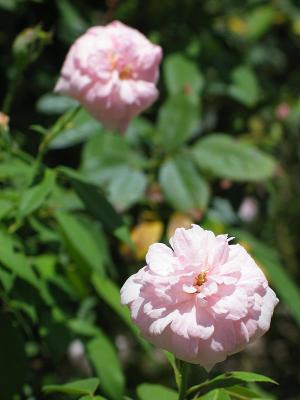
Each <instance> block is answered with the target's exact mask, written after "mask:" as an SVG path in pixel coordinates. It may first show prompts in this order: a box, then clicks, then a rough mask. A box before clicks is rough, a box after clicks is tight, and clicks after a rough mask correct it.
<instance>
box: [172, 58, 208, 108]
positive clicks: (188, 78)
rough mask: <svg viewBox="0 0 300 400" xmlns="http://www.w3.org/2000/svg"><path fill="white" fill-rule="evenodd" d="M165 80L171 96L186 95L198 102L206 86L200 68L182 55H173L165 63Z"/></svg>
mask: <svg viewBox="0 0 300 400" xmlns="http://www.w3.org/2000/svg"><path fill="white" fill-rule="evenodd" d="M164 79H165V82H166V86H167V89H168V92H169V94H170V95H177V94H179V95H183V96H184V95H185V96H187V97H189V98H190V99H192V100H194V101H195V102H197V101H198V100H199V94H200V92H201V90H202V88H203V86H204V80H203V77H202V75H201V73H200V71H199V70H198V67H197V65H196V64H195V63H193V62H192V61H189V60H188V59H187V58H186V57H184V56H183V55H181V54H171V55H169V56H167V57H166V59H165V62H164Z"/></svg>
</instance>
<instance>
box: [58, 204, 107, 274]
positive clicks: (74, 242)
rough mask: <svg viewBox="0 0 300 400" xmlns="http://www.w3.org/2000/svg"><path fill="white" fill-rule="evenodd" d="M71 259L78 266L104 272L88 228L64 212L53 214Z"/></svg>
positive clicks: (96, 247) (98, 250)
mask: <svg viewBox="0 0 300 400" xmlns="http://www.w3.org/2000/svg"><path fill="white" fill-rule="evenodd" d="M55 217H56V220H57V222H58V224H59V227H60V229H61V232H62V235H63V237H64V239H65V243H66V246H67V249H68V251H69V253H70V255H71V257H72V258H73V261H74V262H75V263H76V264H77V265H78V266H79V267H80V266H81V267H82V266H83V267H87V268H88V269H89V270H91V271H96V272H98V273H100V274H104V273H105V270H104V260H103V254H102V253H101V251H100V247H99V246H98V245H97V243H96V241H95V239H94V236H93V235H92V232H91V231H90V229H88V227H87V226H85V225H84V224H83V223H82V222H81V221H80V220H79V219H78V218H76V217H75V216H73V215H71V214H67V213H64V212H61V211H60V212H57V213H56V214H55Z"/></svg>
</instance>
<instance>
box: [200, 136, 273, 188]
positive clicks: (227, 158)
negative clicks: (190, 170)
mask: <svg viewBox="0 0 300 400" xmlns="http://www.w3.org/2000/svg"><path fill="white" fill-rule="evenodd" d="M192 156H193V157H194V159H195V161H196V163H197V164H198V166H199V167H200V168H203V169H204V170H207V171H209V172H211V173H212V174H213V175H215V176H217V177H221V178H228V179H231V180H234V181H245V182H247V181H262V180H265V179H268V178H270V177H271V176H272V175H273V173H274V170H275V167H276V163H275V160H273V158H271V157H270V156H268V155H267V154H264V153H263V152H262V151H260V150H258V149H257V148H255V147H254V146H253V145H250V144H248V143H245V142H241V141H237V140H236V139H233V138H232V137H230V136H229V135H226V134H223V133H215V134H211V135H209V136H207V137H205V138H203V139H200V140H198V141H197V143H196V144H195V145H194V146H193V148H192Z"/></svg>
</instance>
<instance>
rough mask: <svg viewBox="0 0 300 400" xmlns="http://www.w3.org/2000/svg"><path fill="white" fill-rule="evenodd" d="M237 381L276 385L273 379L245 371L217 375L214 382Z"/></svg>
mask: <svg viewBox="0 0 300 400" xmlns="http://www.w3.org/2000/svg"><path fill="white" fill-rule="evenodd" d="M228 378H229V379H230V378H234V379H238V380H240V381H242V382H267V383H273V384H276V385H277V382H276V381H274V380H273V379H271V378H269V377H268V376H264V375H261V374H256V373H255V372H246V371H232V372H227V373H225V374H222V375H219V376H218V377H217V378H215V379H216V380H222V379H228Z"/></svg>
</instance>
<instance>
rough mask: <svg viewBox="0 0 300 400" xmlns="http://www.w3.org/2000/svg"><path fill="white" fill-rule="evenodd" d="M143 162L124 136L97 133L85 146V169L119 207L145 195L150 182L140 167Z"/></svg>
mask: <svg viewBox="0 0 300 400" xmlns="http://www.w3.org/2000/svg"><path fill="white" fill-rule="evenodd" d="M143 162H144V161H143V158H142V157H140V156H139V155H138V153H137V152H133V151H132V150H131V149H130V147H129V146H128V143H127V142H126V140H125V138H124V137H121V136H117V135H113V134H104V135H97V136H95V137H93V138H92V139H91V140H89V141H88V142H87V144H86V145H85V147H84V150H83V154H82V163H81V171H82V174H83V175H84V176H85V177H87V178H88V180H89V182H90V183H94V184H95V185H97V186H99V185H100V186H101V187H102V188H103V189H105V190H106V192H107V193H108V198H109V200H110V201H111V202H112V203H113V204H114V206H115V207H116V208H117V209H118V210H124V209H126V208H128V207H130V206H131V205H133V204H134V203H136V202H137V201H138V200H140V199H141V198H143V195H144V192H145V189H146V185H147V179H146V176H145V174H144V173H143V172H141V171H140V167H141V166H142V164H143Z"/></svg>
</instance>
